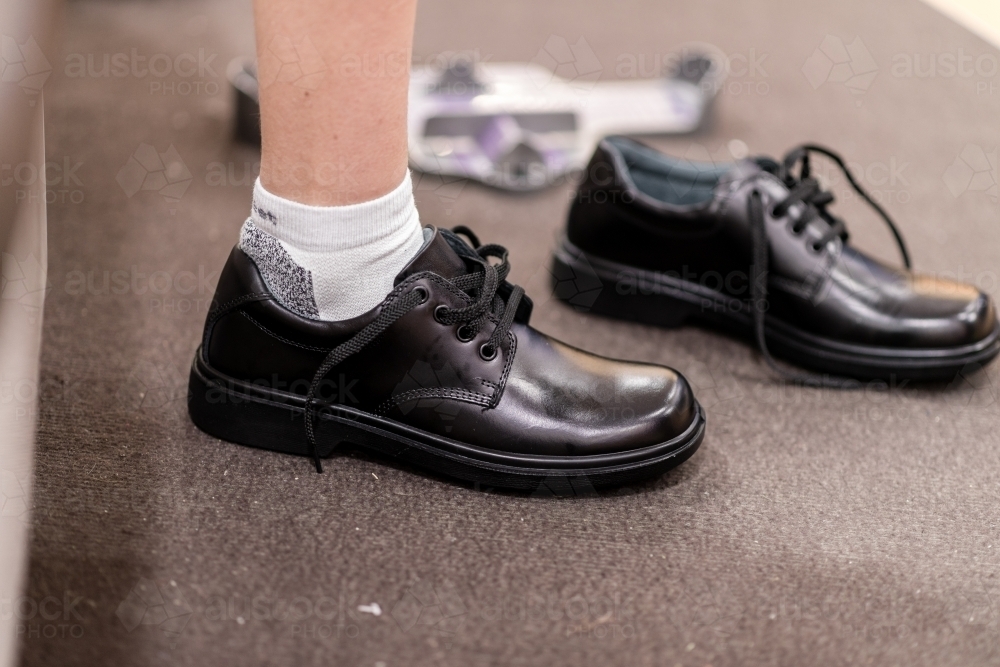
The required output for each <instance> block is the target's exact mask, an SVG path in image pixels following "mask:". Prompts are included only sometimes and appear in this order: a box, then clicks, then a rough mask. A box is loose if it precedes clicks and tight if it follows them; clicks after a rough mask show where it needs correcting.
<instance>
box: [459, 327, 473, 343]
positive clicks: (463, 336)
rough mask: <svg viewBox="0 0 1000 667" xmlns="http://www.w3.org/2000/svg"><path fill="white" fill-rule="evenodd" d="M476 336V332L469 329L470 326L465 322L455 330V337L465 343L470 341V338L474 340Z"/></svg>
mask: <svg viewBox="0 0 1000 667" xmlns="http://www.w3.org/2000/svg"><path fill="white" fill-rule="evenodd" d="M475 337H476V334H474V333H472V332H471V331H469V327H468V326H467V325H465V324H463V325H462V326H460V327H459V328H458V329H457V330H456V331H455V338H457V339H458V340H460V341H462V342H463V343H468V342H469V341H470V340H472V339H473V338H475Z"/></svg>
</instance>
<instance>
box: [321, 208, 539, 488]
mask: <svg viewBox="0 0 1000 667" xmlns="http://www.w3.org/2000/svg"><path fill="white" fill-rule="evenodd" d="M452 232H453V233H455V234H462V235H464V236H466V237H468V238H469V240H470V241H471V242H472V245H473V246H474V250H475V252H474V253H473V252H467V253H464V254H462V256H463V257H465V258H466V259H469V260H471V261H472V262H473V263H474V265H475V266H474V269H473V270H472V271H470V272H469V273H466V274H463V275H461V276H458V277H456V278H453V279H451V280H449V281H448V282H450V283H451V284H452V285H453V286H454V287H456V288H458V289H459V290H461V291H462V292H465V293H466V294H468V295H469V296H470V297H471V298H472V299H473V301H472V303H470V304H469V305H468V306H464V307H462V308H449V307H447V306H445V305H440V306H438V307H437V308H435V309H434V318H435V319H436V320H437V321H438V322H441V323H442V324H459V323H461V325H462V326H460V327H459V328H458V332H457V335H458V337H459V338H460V339H461V340H464V341H469V340H472V339H473V338H475V337H476V335H477V334H479V332H480V331H481V330H482V329H483V327H485V326H486V325H487V323H488V322H489V321H491V320H497V322H498V324H497V325H496V327H494V329H493V333H492V334H491V335H490V337H489V340H487V341H486V342H485V343H483V344H482V345H481V346H480V347H479V354H480V356H481V357H482V358H483V359H486V360H491V359H493V358H495V357H496V355H497V351H498V350H499V349H501V346H502V345H503V343H504V341H505V340H506V338H507V332H508V331H509V330H510V327H511V325H512V324H513V323H514V315H515V314H516V313H517V307H518V305H519V304H520V302H521V297H522V296H524V289H523V288H521V287H520V286H517V285H515V286H514V287H512V288H511V291H510V295H509V296H508V297H507V298H506V300H505V299H504V298H503V297H502V296H501V295H500V294H498V293H497V290H498V289H499V288H500V286H501V285H503V283H504V280H506V279H507V274H508V273H510V263H509V262H508V261H507V249H506V248H504V247H503V246H501V245H497V244H495V243H493V244H489V245H480V244H479V239H478V237H476V235H475V234H474V233H473V232H472V231H471V230H469V229H468V228H467V227H464V226H459V227H455V228H454V229H453V230H452ZM491 257H493V258H496V259H499V260H500V262H499V263H498V264H491V263H490V261H489V260H490V258H491ZM428 297H429V294H428V292H427V290H426V289H425V288H424V287H422V286H420V285H418V286H416V287H414V288H413V289H411V290H410V291H408V292H405V293H402V294H399V295H397V296H396V297H394V298H392V300H391V301H390V302H389V303H388V304H387V305H386V306H385V307H384V308H383V309H382V312H381V313H379V315H378V317H376V318H375V319H374V320H373V321H372V322H371V323H369V324H368V325H367V326H366V327H365V328H363V329H362V330H361V331H359V332H358V333H356V334H354V336H352V337H351V338H350V339H349V340H347V341H345V342H343V343H341V344H340V345H338V346H337V347H335V348H334V349H333V350H331V351H330V353H329V354H328V355H326V358H325V359H324V360H323V363H321V364H320V365H319V368H317V369H316V374H315V375H314V376H313V380H312V384H310V385H309V391H308V393H307V394H306V406H305V422H306V437H307V438H308V440H309V455H310V456H311V457H312V460H313V463H314V464H315V465H316V472H323V464H322V462H321V461H320V456H319V449H318V447H317V444H316V430H315V425H314V424H313V420H314V419H315V417H316V404H317V402H318V401H317V400H316V392H317V390H318V388H319V386H320V383H321V382H322V381H323V378H324V377H326V374H327V373H329V372H330V371H331V370H332V369H333V368H334V367H335V366H336V365H337V364H339V363H341V362H343V361H344V360H345V359H347V358H348V357H350V356H351V355H353V354H356V353H357V352H360V351H361V350H362V349H364V348H365V346H367V345H368V344H369V343H370V342H372V341H373V340H375V338H377V337H378V336H379V335H380V334H381V333H382V332H383V331H385V330H386V329H388V328H389V327H390V326H391V325H392V324H393V323H394V322H395V321H396V320H398V319H399V318H400V317H402V316H403V315H405V314H406V313H408V312H410V311H411V310H413V309H414V308H416V307H417V306H419V305H420V304H422V303H424V302H425V301H427V299H428Z"/></svg>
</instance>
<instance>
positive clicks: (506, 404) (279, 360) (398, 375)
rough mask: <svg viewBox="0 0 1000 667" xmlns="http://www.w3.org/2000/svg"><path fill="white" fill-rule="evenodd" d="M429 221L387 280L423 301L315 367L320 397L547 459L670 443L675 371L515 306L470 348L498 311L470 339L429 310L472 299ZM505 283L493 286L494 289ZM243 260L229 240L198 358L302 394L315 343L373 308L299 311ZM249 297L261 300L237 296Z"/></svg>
mask: <svg viewBox="0 0 1000 667" xmlns="http://www.w3.org/2000/svg"><path fill="white" fill-rule="evenodd" d="M456 242H459V241H458V239H457V237H454V236H452V237H451V241H449V240H448V239H447V238H446V236H445V235H443V234H442V233H441V232H439V231H435V232H434V236H433V238H432V239H431V240H430V241H429V243H428V244H426V245H425V247H424V249H423V250H422V251H421V253H420V254H419V255H418V256H417V257H416V258H415V259H414V260H413V261H412V262H411V263H410V265H409V266H407V267H406V268H405V269H404V270H403V271H402V272H401V273H400V275H399V277H398V278H397V280H396V287H395V289H394V293H398V294H402V293H407V292H410V291H412V290H415V289H421V288H422V289H424V290H426V291H427V293H428V295H429V296H428V298H427V300H426V301H425V302H424V303H422V304H421V305H418V306H417V307H415V308H414V309H413V310H411V311H409V312H408V313H407V314H405V315H403V316H402V317H401V318H400V319H398V320H397V321H396V322H395V323H393V324H392V325H391V326H390V327H389V328H388V329H387V330H386V331H384V332H383V333H382V335H380V336H379V337H378V338H377V339H375V340H374V341H373V342H371V343H370V344H369V345H367V346H366V347H365V348H363V349H362V350H361V351H360V352H357V353H356V354H354V355H353V356H351V357H349V358H348V359H347V360H345V361H344V362H343V363H341V364H340V365H339V366H336V367H334V368H333V370H332V371H331V372H330V373H329V374H327V376H326V379H325V380H324V382H323V384H322V386H321V387H320V391H319V392H318V396H319V398H320V399H321V400H322V401H324V402H328V403H332V404H341V405H346V406H350V407H352V408H357V409H360V410H363V411H365V412H368V413H372V414H376V415H381V416H384V417H387V418H389V419H392V420H395V421H398V422H401V423H403V424H406V425H409V426H412V427H415V428H418V429H420V430H422V431H424V432H428V433H432V434H435V435H440V436H445V437H447V438H451V439H454V440H458V441H460V442H463V443H466V444H469V445H474V446H478V447H483V448H488V449H491V450H497V451H504V452H514V453H522V454H533V455H549V456H586V455H591V454H607V453H614V452H623V451H627V450H633V449H637V448H642V447H646V446H651V445H656V444H659V443H663V442H666V441H669V440H671V439H673V438H675V437H676V436H678V435H679V434H681V433H683V432H684V431H685V429H688V428H689V427H690V426H691V425H692V423H693V422H694V421H695V419H696V417H697V413H698V409H697V403H696V402H695V400H694V397H693V395H692V392H691V388H690V386H689V385H688V383H687V381H686V380H685V379H684V378H683V376H681V375H680V374H679V373H677V372H676V371H673V370H671V369H668V368H664V367H661V366H655V365H650V364H640V363H630V362H623V361H613V360H610V359H605V358H602V357H598V356H595V355H592V354H588V353H586V352H582V351H580V350H577V349H575V348H573V347H570V346H568V345H565V344H563V343H560V342H559V341H557V340H554V339H552V338H550V337H548V336H546V335H544V334H542V333H539V332H538V331H536V330H535V329H533V328H532V327H530V326H529V325H528V323H527V319H528V316H529V315H530V302H527V301H525V302H524V303H525V304H527V306H526V307H522V308H519V309H518V317H517V318H516V319H515V322H514V324H513V326H512V327H511V329H510V331H509V333H508V336H507V341H506V343H504V344H503V345H501V347H500V349H499V350H498V351H497V354H496V357H495V358H494V359H492V360H487V359H484V358H483V356H482V355H481V354H480V346H481V345H482V344H483V343H484V342H485V341H486V340H487V339H488V338H489V337H490V335H491V333H492V331H493V326H494V325H495V324H496V321H493V322H492V323H491V324H488V325H487V326H485V327H483V328H482V330H481V331H479V333H478V334H477V335H476V336H475V338H474V339H473V340H470V341H467V342H463V341H462V340H460V339H459V337H458V329H459V326H460V325H445V324H442V323H440V322H438V321H437V320H436V319H435V316H434V311H435V308H437V307H438V306H440V305H445V306H448V307H451V308H459V307H462V306H465V305H467V304H468V303H469V302H470V301H471V300H470V297H469V296H468V295H467V294H465V293H464V292H461V291H459V290H457V289H456V288H455V287H454V286H452V285H451V284H450V283H449V282H448V279H450V278H454V277H455V276H458V275H461V274H464V273H466V272H467V271H468V270H470V266H469V265H468V264H467V261H466V260H463V259H462V258H461V257H460V256H459V255H458V254H456V252H455V249H454V248H453V244H454V243H456ZM509 289H510V286H509V285H508V284H505V285H504V286H502V288H501V290H500V293H503V292H504V290H507V293H509ZM267 294H268V289H267V286H266V285H265V284H264V282H263V279H262V278H261V276H260V273H259V272H258V271H257V268H256V266H255V265H254V263H253V261H252V260H251V259H250V258H249V257H247V255H245V254H244V253H243V252H242V251H241V250H240V249H239V248H235V249H234V250H233V251H232V254H231V255H230V257H229V261H228V262H227V264H226V266H225V268H224V270H223V272H222V275H221V277H220V280H219V285H218V288H217V293H216V297H215V304H216V305H217V306H218V307H220V308H225V307H226V306H227V305H231V304H234V303H237V304H240V305H238V307H235V308H233V309H231V310H229V311H228V312H227V314H225V315H223V316H222V317H221V318H219V319H218V320H217V321H215V322H212V321H211V320H210V322H209V326H207V327H206V331H205V337H204V343H203V347H202V349H203V354H204V362H205V363H206V364H207V365H208V366H210V367H211V368H212V369H213V370H214V371H215V372H217V373H219V374H221V375H224V376H228V377H231V378H234V379H236V380H241V381H243V382H249V383H254V384H257V385H258V386H261V387H265V388H269V389H273V390H278V391H280V392H289V393H292V394H296V395H299V396H304V395H305V394H306V393H307V391H308V388H309V384H310V382H311V381H312V379H313V374H314V373H315V371H316V369H317V368H318V367H319V365H320V364H321V362H322V361H323V359H324V357H325V356H326V355H327V353H328V352H329V351H330V350H331V349H333V348H334V347H335V346H337V345H338V344H340V343H342V342H344V341H346V340H348V339H349V338H350V337H352V336H353V335H354V334H355V333H357V332H358V331H359V330H361V329H362V328H363V327H364V326H366V325H367V324H369V323H370V322H372V321H373V320H374V319H375V318H376V317H378V315H379V313H380V312H381V309H382V307H383V305H379V306H377V307H376V308H375V309H374V310H372V311H371V312H369V313H365V314H364V315H361V316H360V317H357V318H355V319H352V320H347V321H343V322H323V321H315V320H308V319H304V318H302V317H299V316H298V315H296V314H294V313H293V312H291V311H289V310H287V309H286V308H284V307H283V306H281V305H280V304H279V303H278V302H277V301H275V300H273V299H270V298H267V297H266V295H267ZM252 295H264V296H263V298H260V299H259V300H252V301H247V302H245V303H241V300H244V299H247V298H248V297H250V296H252Z"/></svg>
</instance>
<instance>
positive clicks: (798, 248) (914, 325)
mask: <svg viewBox="0 0 1000 667" xmlns="http://www.w3.org/2000/svg"><path fill="white" fill-rule="evenodd" d="M814 153H819V154H822V155H825V156H826V157H828V158H830V159H832V160H834V162H835V163H836V164H837V165H838V166H839V167H840V168H841V169H842V170H843V171H844V174H845V175H846V177H847V180H848V182H849V183H850V184H851V185H852V186H853V187H854V189H855V190H856V191H857V192H858V194H859V195H860V196H861V197H862V198H863V199H864V200H865V201H867V202H868V203H869V204H870V205H871V206H872V207H873V208H874V209H875V211H876V212H877V213H878V214H879V215H880V216H881V217H882V218H883V219H884V220H885V222H886V223H887V224H888V226H889V228H890V230H891V231H892V233H893V234H894V236H895V238H896V241H897V243H898V245H899V249H900V251H901V253H902V256H903V264H904V265H905V267H906V268H905V270H904V269H895V268H891V267H889V266H886V265H884V264H882V263H880V262H878V261H876V260H874V259H872V258H871V257H869V256H867V255H865V254H864V253H862V252H860V251H859V250H857V249H855V248H853V247H852V246H851V245H849V244H848V242H847V241H848V236H847V229H846V227H845V225H844V222H843V220H841V219H839V218H837V217H835V216H834V215H833V214H832V213H831V212H830V211H829V210H828V208H827V207H828V206H829V205H830V203H831V202H832V201H833V196H832V195H831V194H830V193H829V192H826V191H824V190H823V189H822V188H821V187H820V184H819V182H818V181H817V180H816V179H815V178H814V177H813V176H812V175H811V174H810V163H809V156H810V154H814ZM796 168H797V170H798V171H797V174H796V173H793V172H795V171H796ZM909 267H910V261H909V257H908V255H907V252H906V247H905V245H904V243H903V240H902V237H901V236H900V234H899V232H898V230H897V229H896V227H895V225H894V224H893V223H892V221H891V220H890V219H889V217H888V215H887V214H886V213H885V212H884V211H883V210H882V208H881V207H880V206H879V205H878V204H877V203H875V202H874V201H873V200H872V199H871V198H870V197H869V196H868V195H867V194H866V193H865V192H864V190H863V189H862V188H861V187H860V186H859V185H858V184H857V183H856V182H855V181H854V179H853V178H852V176H851V174H850V172H849V170H848V169H847V168H846V166H845V165H844V163H843V161H842V160H841V159H840V158H839V157H838V156H837V155H835V154H834V153H832V152H830V151H829V150H827V149H825V148H821V147H819V146H812V145H807V146H802V147H800V148H797V149H795V150H793V151H791V152H790V153H789V154H788V155H787V156H786V157H785V158H784V160H783V161H782V162H780V163H779V162H776V161H774V160H771V159H769V158H754V159H748V160H742V161H740V162H737V163H734V164H728V165H722V166H717V165H711V164H693V163H691V162H687V161H679V160H675V159H672V158H670V157H668V156H666V155H663V154H662V153H659V152H657V151H655V150H653V149H651V148H649V147H647V146H644V145H642V144H638V143H636V142H633V141H630V140H628V139H624V138H620V137H613V138H609V139H606V140H604V141H603V142H602V143H601V144H600V146H599V147H598V149H597V152H596V153H595V155H594V157H593V159H592V160H591V162H590V165H589V166H588V168H587V172H586V174H585V176H584V179H583V181H582V183H581V186H580V188H579V191H578V193H577V195H576V197H575V200H574V203H573V205H572V208H571V210H570V214H569V223H568V228H567V232H566V237H565V239H564V241H563V242H562V244H561V246H560V247H559V249H558V250H557V252H556V256H555V263H554V268H553V273H554V275H555V278H556V294H557V296H560V297H561V298H563V299H564V300H566V301H568V302H569V303H571V304H573V305H575V306H577V307H578V308H581V309H589V310H590V311H592V312H595V313H601V314H605V315H609V316H612V317H620V318H625V319H631V320H638V321H641V322H647V323H652V324H660V325H665V326H674V325H678V324H680V323H682V322H685V321H687V320H698V321H703V322H708V323H714V324H719V325H724V326H726V327H729V328H733V329H736V330H737V331H739V332H742V333H743V334H746V335H748V336H750V337H751V338H752V339H753V340H754V341H755V342H756V344H757V346H758V347H759V348H760V350H761V352H762V353H763V355H764V357H765V359H766V360H767V361H768V363H769V364H771V366H772V367H774V368H775V369H776V370H777V371H778V372H779V373H781V374H782V375H783V376H785V377H787V378H789V379H791V380H793V381H799V382H804V383H807V384H813V385H831V386H846V385H849V384H850V383H851V381H856V380H870V379H876V378H881V379H891V378H892V377H893V376H895V377H896V378H899V379H902V378H913V379H948V378H952V377H954V375H955V374H956V373H957V372H959V371H960V370H962V369H963V368H964V367H966V366H967V365H969V364H983V363H985V362H987V361H989V360H990V359H992V358H993V357H995V356H996V355H997V352H998V351H1000V326H998V323H997V315H996V311H995V308H994V305H993V301H992V300H991V299H990V297H989V296H987V295H986V294H984V293H982V292H981V291H979V290H977V289H976V288H974V287H972V286H970V285H965V284H962V283H956V282H952V281H949V280H942V279H937V278H932V277H929V276H922V275H919V274H915V273H912V272H910V270H909ZM772 352H773V353H774V354H775V355H777V356H780V357H783V358H786V359H788V360H790V361H793V362H795V363H798V364H799V365H801V366H804V367H807V368H809V369H812V370H813V371H818V372H819V373H810V372H794V371H790V370H788V369H786V368H785V367H783V366H781V365H779V364H777V363H775V361H774V359H773V358H772V357H771V353H772ZM831 374H832V375H831ZM852 379H853V380H852Z"/></svg>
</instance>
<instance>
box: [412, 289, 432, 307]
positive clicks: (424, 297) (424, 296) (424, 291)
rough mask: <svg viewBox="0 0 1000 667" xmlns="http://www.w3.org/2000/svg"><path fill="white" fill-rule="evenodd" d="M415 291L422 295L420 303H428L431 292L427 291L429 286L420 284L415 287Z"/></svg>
mask: <svg viewBox="0 0 1000 667" xmlns="http://www.w3.org/2000/svg"><path fill="white" fill-rule="evenodd" d="M413 293H414V294H419V295H420V301H419V302H418V303H427V299H428V298H430V292H428V291H427V288H426V287H421V286H420V285H417V286H416V287H414V288H413Z"/></svg>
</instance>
